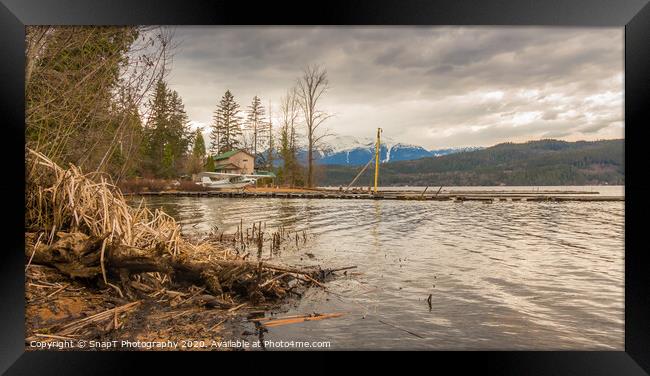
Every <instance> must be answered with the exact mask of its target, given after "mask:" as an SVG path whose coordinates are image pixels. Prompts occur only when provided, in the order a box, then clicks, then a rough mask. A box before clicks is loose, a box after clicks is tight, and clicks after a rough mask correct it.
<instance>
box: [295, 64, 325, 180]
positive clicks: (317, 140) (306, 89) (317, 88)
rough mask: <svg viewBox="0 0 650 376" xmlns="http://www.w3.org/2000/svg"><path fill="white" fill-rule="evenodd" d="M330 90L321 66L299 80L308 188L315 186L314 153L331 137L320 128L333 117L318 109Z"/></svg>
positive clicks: (312, 68)
mask: <svg viewBox="0 0 650 376" xmlns="http://www.w3.org/2000/svg"><path fill="white" fill-rule="evenodd" d="M328 89H329V81H328V79H327V71H326V70H325V69H323V68H321V67H319V66H315V65H310V66H307V67H306V68H305V69H304V70H303V74H302V76H301V77H300V78H299V79H298V83H297V86H296V94H297V97H298V100H299V103H300V108H301V109H302V112H303V116H304V118H305V126H306V131H307V186H308V187H312V186H313V185H314V152H315V151H316V150H318V148H319V147H320V145H321V142H322V140H323V139H324V138H325V137H327V136H329V134H328V133H327V131H322V130H320V129H319V127H320V126H321V125H322V124H323V122H324V121H325V120H327V119H329V118H330V117H332V115H330V114H328V113H326V112H323V111H321V110H320V109H319V108H318V105H319V100H320V99H321V97H322V95H323V94H324V93H325V92H326V91H327V90H328Z"/></svg>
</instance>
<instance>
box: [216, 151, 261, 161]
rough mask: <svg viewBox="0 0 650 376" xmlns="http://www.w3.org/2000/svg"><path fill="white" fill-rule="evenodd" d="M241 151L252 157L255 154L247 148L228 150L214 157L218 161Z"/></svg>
mask: <svg viewBox="0 0 650 376" xmlns="http://www.w3.org/2000/svg"><path fill="white" fill-rule="evenodd" d="M239 152H242V153H246V154H248V155H250V156H251V157H252V156H253V154H251V153H249V152H247V151H245V150H240V149H235V150H231V151H227V152H225V153H221V154H219V155H216V156H214V157H213V159H214V160H215V161H218V160H221V159H228V158H230V157H232V156H233V155H235V154H237V153H239Z"/></svg>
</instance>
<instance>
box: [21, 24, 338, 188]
mask: <svg viewBox="0 0 650 376" xmlns="http://www.w3.org/2000/svg"><path fill="white" fill-rule="evenodd" d="M26 37H27V38H26V41H27V44H26V46H27V47H26V69H25V90H26V91H25V98H26V119H25V120H26V146H27V147H29V148H32V149H35V150H38V151H40V152H43V153H44V154H46V155H47V156H48V157H50V158H52V159H53V160H55V161H56V162H58V163H60V164H63V165H66V164H68V163H72V164H75V165H78V166H80V167H82V169H84V170H85V171H97V172H102V173H107V174H108V175H110V176H111V177H112V178H113V179H114V180H115V181H119V180H120V179H125V178H131V177H137V176H141V177H151V178H179V177H182V176H183V175H186V176H189V175H190V174H192V173H196V172H200V171H204V170H208V171H213V170H214V168H215V162H214V160H213V156H214V155H217V154H220V153H223V152H227V151H230V150H234V149H242V150H246V151H248V152H249V153H251V154H252V155H254V156H255V160H256V164H257V166H256V167H257V168H262V169H266V170H270V171H273V172H275V173H276V175H277V176H278V180H277V183H279V184H285V185H291V186H301V185H307V186H313V185H314V184H315V175H316V174H315V168H314V159H315V155H316V151H317V150H319V149H321V148H322V147H323V146H324V144H323V139H324V138H325V137H326V136H327V135H328V133H327V131H326V130H324V129H322V124H323V123H324V122H325V121H326V120H327V119H328V118H330V117H331V114H328V113H327V112H325V111H323V110H322V108H321V100H322V97H323V95H324V94H325V93H326V92H327V91H328V89H329V80H328V76H327V71H326V70H325V69H324V68H322V67H319V66H307V67H306V68H304V70H303V71H302V74H301V75H300V76H299V77H298V78H297V79H296V81H295V83H294V85H293V86H292V87H291V88H290V89H289V90H287V92H286V94H285V95H284V96H283V97H282V98H281V100H280V103H279V105H277V106H276V107H277V110H276V111H277V113H276V114H274V113H273V112H272V107H271V103H270V102H269V103H268V106H267V107H265V106H264V104H263V102H262V99H261V98H260V97H259V96H255V97H253V98H252V100H251V102H250V105H248V106H246V108H245V109H244V110H242V109H241V108H240V105H239V104H238V103H237V100H236V99H235V96H234V95H233V93H232V92H231V91H230V90H226V91H225V93H224V94H223V96H222V97H221V98H220V100H219V101H218V103H217V106H216V109H215V111H214V114H213V118H212V123H211V124H210V130H209V141H210V146H209V147H208V146H207V145H206V140H205V139H204V138H203V134H202V131H203V130H202V129H197V130H192V129H191V127H190V122H189V118H188V115H187V112H186V110H185V106H184V104H183V101H182V98H181V97H180V95H179V93H178V92H176V91H175V90H173V89H171V88H170V87H169V85H168V83H167V81H166V76H167V75H168V73H169V71H170V69H171V65H170V61H171V57H172V56H173V51H174V47H175V45H174V44H173V42H172V41H173V31H171V30H170V29H167V28H164V27H138V26H127V27H113V26H111V27H61V26H29V27H27V32H26ZM274 121H275V122H276V124H274ZM299 148H306V152H307V160H306V161H305V162H304V165H303V163H301V162H300V161H299V160H298V158H297V152H298V149H299ZM276 158H279V159H280V161H278V162H281V163H275V162H276V161H275V159H276Z"/></svg>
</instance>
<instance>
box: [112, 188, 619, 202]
mask: <svg viewBox="0 0 650 376" xmlns="http://www.w3.org/2000/svg"><path fill="white" fill-rule="evenodd" d="M124 195H125V196H164V197H224V198H286V199H300V198H301V199H338V200H412V201H458V202H462V201H481V202H485V203H490V202H496V201H519V202H521V201H532V202H544V201H551V202H564V201H625V197H623V196H601V195H599V194H597V193H594V192H578V191H576V192H568V191H562V192H557V193H554V192H550V191H548V192H516V191H509V192H507V191H495V192H490V191H468V192H460V191H458V192H453V191H452V192H445V193H440V194H422V193H418V192H414V191H408V192H405V191H402V192H399V191H386V192H381V191H380V192H378V193H377V194H372V193H351V192H345V191H332V190H324V191H305V192H247V191H195V192H189V191H188V192H180V191H167V192H140V193H125V194H124Z"/></svg>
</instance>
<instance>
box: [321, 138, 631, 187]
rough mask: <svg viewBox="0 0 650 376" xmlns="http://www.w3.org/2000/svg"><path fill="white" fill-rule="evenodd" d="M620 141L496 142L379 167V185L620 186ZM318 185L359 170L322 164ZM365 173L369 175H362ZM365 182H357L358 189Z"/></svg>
mask: <svg viewBox="0 0 650 376" xmlns="http://www.w3.org/2000/svg"><path fill="white" fill-rule="evenodd" d="M624 146H625V143H624V140H623V139H617V140H600V141H576V142H568V141H559V140H553V139H545V140H536V141H529V142H526V143H501V144H497V145H494V146H491V147H488V148H483V149H478V150H472V151H465V152H459V153H454V154H448V155H443V156H438V157H425V158H420V159H415V160H408V161H394V162H387V163H383V164H382V165H381V168H380V182H381V184H382V185H393V186H399V185H411V186H414V185H421V186H426V185H446V186H453V185H455V186H463V185H469V186H474V185H599V184H624V180H625V174H624ZM320 169H321V173H320V175H321V180H320V182H319V184H321V185H330V186H331V185H334V186H336V185H343V186H345V185H347V184H348V183H349V182H350V181H351V180H352V179H353V178H354V176H355V175H356V174H357V173H358V171H359V167H358V166H354V167H353V166H347V165H322V166H320ZM366 174H369V173H367V172H366ZM367 180H368V177H367V176H366V177H365V178H361V179H360V181H361V183H362V184H366V182H365V181H367Z"/></svg>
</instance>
